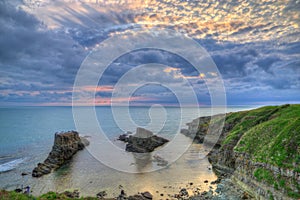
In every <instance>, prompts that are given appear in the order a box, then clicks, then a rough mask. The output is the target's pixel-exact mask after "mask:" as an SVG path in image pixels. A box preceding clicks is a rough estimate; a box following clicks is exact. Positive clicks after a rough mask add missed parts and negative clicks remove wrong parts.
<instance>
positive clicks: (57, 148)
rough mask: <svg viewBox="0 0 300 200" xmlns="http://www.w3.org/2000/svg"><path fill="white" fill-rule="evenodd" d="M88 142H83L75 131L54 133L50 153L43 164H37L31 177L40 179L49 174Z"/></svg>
mask: <svg viewBox="0 0 300 200" xmlns="http://www.w3.org/2000/svg"><path fill="white" fill-rule="evenodd" d="M85 145H88V141H87V140H86V139H85V140H84V142H83V141H82V139H81V138H80V137H79V133H78V132H76V131H69V132H62V133H55V137H54V145H53V147H52V150H51V152H50V153H49V155H48V157H47V158H46V160H45V161H44V162H43V163H39V164H38V165H37V167H35V168H34V169H33V171H32V176H33V177H40V176H43V175H45V174H49V173H51V171H52V170H53V169H57V168H59V167H60V166H62V165H63V164H64V163H65V162H66V161H67V160H70V159H71V158H72V156H73V155H74V154H75V153H76V152H77V151H78V150H82V149H83V148H84V147H85Z"/></svg>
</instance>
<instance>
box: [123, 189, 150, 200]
mask: <svg viewBox="0 0 300 200" xmlns="http://www.w3.org/2000/svg"><path fill="white" fill-rule="evenodd" d="M151 199H153V195H152V194H151V193H150V192H148V191H147V192H142V193H141V194H136V195H133V196H129V197H128V200H151Z"/></svg>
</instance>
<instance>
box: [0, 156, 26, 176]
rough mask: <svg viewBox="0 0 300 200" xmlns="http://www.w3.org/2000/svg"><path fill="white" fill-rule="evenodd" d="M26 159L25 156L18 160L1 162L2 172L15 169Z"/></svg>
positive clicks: (0, 169)
mask: <svg viewBox="0 0 300 200" xmlns="http://www.w3.org/2000/svg"><path fill="white" fill-rule="evenodd" d="M24 160H25V158H18V159H16V160H12V161H9V162H6V163H3V164H1V165H0V173H2V172H7V171H10V170H13V169H15V168H16V167H17V166H18V165H19V164H21V163H22V162H23V161H24Z"/></svg>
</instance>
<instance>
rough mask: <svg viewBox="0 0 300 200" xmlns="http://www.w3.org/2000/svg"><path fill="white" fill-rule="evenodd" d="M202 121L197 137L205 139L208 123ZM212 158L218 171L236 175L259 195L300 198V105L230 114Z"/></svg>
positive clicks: (263, 108)
mask: <svg viewBox="0 0 300 200" xmlns="http://www.w3.org/2000/svg"><path fill="white" fill-rule="evenodd" d="M199 121H200V124H199V129H198V130H199V132H198V133H197V135H198V136H205V134H203V132H201V131H200V130H203V127H202V126H204V127H207V124H205V123H204V124H203V125H202V124H201V121H203V120H199ZM209 159H210V161H211V162H212V164H213V165H214V166H215V168H219V170H220V169H221V170H224V169H227V170H228V171H231V172H232V173H233V174H236V177H237V179H240V182H244V183H245V184H248V185H250V188H251V187H252V188H253V189H254V192H257V193H259V194H258V195H259V196H263V197H265V198H266V197H267V198H270V199H272V198H274V197H278V196H280V195H286V197H288V198H295V199H298V198H300V105H282V106H266V107H262V108H258V109H254V110H249V111H241V112H235V113H229V114H227V116H226V119H225V124H224V130H223V132H222V134H221V136H220V139H219V141H218V144H217V145H215V148H214V150H213V151H212V152H211V153H210V156H209ZM228 171H227V172H228ZM256 183H260V185H258V184H256ZM260 186H261V187H260ZM255 187H260V189H259V190H257V191H255ZM279 199H280V198H279Z"/></svg>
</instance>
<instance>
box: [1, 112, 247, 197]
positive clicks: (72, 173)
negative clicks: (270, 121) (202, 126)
mask: <svg viewBox="0 0 300 200" xmlns="http://www.w3.org/2000/svg"><path fill="white" fill-rule="evenodd" d="M80 109H81V110H80V118H82V120H84V123H83V124H84V127H83V129H82V130H84V131H83V132H80V134H82V135H87V136H89V135H93V134H94V133H93V132H94V131H96V130H93V127H94V126H93V125H92V124H90V123H91V120H89V119H90V117H91V116H90V115H89V113H87V112H86V111H87V109H88V108H85V107H81V108H80ZM182 109H184V112H183V110H182ZM244 109H250V107H228V108H227V112H232V111H239V110H244ZM95 111H96V115H97V119H98V122H99V124H100V126H101V128H102V130H103V131H104V133H105V135H106V136H107V138H108V139H109V140H111V142H112V143H113V144H115V145H116V146H118V147H120V148H123V147H124V144H122V143H120V142H118V141H116V138H117V137H118V135H120V134H122V133H124V132H126V131H132V132H134V131H135V129H136V126H141V127H147V125H149V126H148V127H150V128H151V130H152V131H154V132H156V133H159V134H160V135H162V136H163V137H166V138H169V139H172V138H173V137H174V135H175V134H177V133H178V132H179V131H180V129H181V128H185V123H187V122H190V121H192V120H193V119H195V118H197V117H199V116H207V115H210V113H211V110H210V109H209V108H200V109H196V108H191V107H187V108H181V109H180V108H174V107H169V108H165V109H162V108H161V107H154V108H149V107H130V108H129V116H128V115H126V113H127V108H126V107H117V108H114V114H113V112H112V109H111V107H96V110H95ZM220 112H222V110H221V109H220ZM128 117H130V118H131V120H130V121H128ZM115 120H117V121H115ZM180 121H181V122H182V124H180V123H179V122H180ZM117 123H118V124H117ZM68 130H76V127H75V123H74V120H73V113H72V108H71V107H14V108H12V107H7V108H0V188H4V189H15V188H17V187H20V186H21V185H24V186H25V185H30V186H31V188H32V190H33V193H34V194H39V193H44V192H47V191H49V190H55V191H63V190H65V189H72V188H76V189H79V190H81V191H82V194H83V195H94V194H96V193H97V191H100V190H101V189H103V190H106V191H107V192H108V193H109V195H110V196H115V195H117V194H118V193H119V191H118V190H119V188H118V186H119V185H120V184H121V185H123V186H124V187H125V188H124V189H125V190H126V191H128V193H136V192H139V191H141V190H149V191H152V192H153V193H155V192H156V191H157V190H159V189H160V188H164V190H165V192H172V191H173V190H174V191H176V189H178V188H179V187H184V184H187V183H188V182H190V181H193V182H195V183H198V184H199V187H202V188H205V187H206V186H205V185H203V184H202V180H203V179H204V178H205V179H208V180H213V179H214V178H215V175H214V174H213V173H212V172H211V171H210V170H208V168H209V166H210V165H209V163H208V162H207V160H206V159H203V160H199V159H198V157H197V152H198V150H199V148H201V145H192V146H191V148H190V149H189V150H188V151H187V152H186V153H185V154H184V155H183V156H182V157H181V158H180V159H179V160H178V161H176V162H175V163H173V164H172V165H170V166H169V167H167V168H166V169H163V170H159V171H156V172H152V173H140V174H130V173H124V172H119V171H117V170H115V169H111V168H109V167H107V166H105V165H103V164H102V163H101V162H99V161H97V160H96V159H94V158H93V156H91V155H90V153H89V152H88V151H87V150H84V151H81V152H79V153H78V154H76V156H75V157H74V159H73V160H72V161H71V162H70V163H68V164H67V165H65V166H64V167H63V168H61V169H59V170H57V171H55V172H54V173H52V174H50V175H47V176H44V177H42V178H39V179H36V178H32V177H31V176H30V175H29V176H21V173H22V172H31V171H32V169H33V168H34V167H35V166H36V164H37V163H38V162H42V161H43V160H44V159H45V158H46V157H47V155H48V153H49V152H50V150H51V147H52V145H53V139H54V133H55V132H60V131H68ZM179 135H180V134H179ZM180 137H181V138H180V139H181V140H182V143H188V142H190V139H189V138H185V137H184V136H180ZM92 139H93V138H92V137H91V138H90V140H92ZM103 153H104V154H108V155H109V153H110V152H105V151H104V152H103ZM148 167H150V168H151V167H152V164H151V165H149V166H148ZM178 173H180V174H181V175H182V176H178ZM168 185H172V187H174V188H169V187H167V188H166V187H165V186H168ZM176 187H178V188H176Z"/></svg>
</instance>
